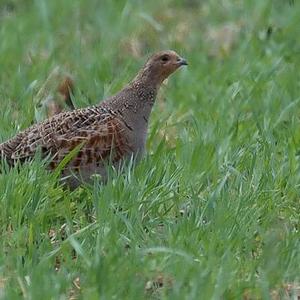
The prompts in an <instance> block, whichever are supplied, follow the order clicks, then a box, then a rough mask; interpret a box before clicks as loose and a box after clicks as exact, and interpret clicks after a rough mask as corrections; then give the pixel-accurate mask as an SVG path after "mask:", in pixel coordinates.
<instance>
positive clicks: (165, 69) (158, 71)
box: [146, 50, 187, 83]
mask: <svg viewBox="0 0 300 300" xmlns="http://www.w3.org/2000/svg"><path fill="white" fill-rule="evenodd" d="M185 65H187V61H186V60H185V59H183V58H182V57H180V56H179V55H178V54H177V53H176V52H175V51H172V50H167V51H161V52H158V53H156V54H154V55H153V56H152V57H151V58H150V59H149V60H148V62H147V64H146V69H148V70H149V71H150V72H151V74H152V76H154V77H155V78H156V79H157V80H158V82H159V83H161V82H162V81H163V80H165V79H166V78H167V77H168V76H169V75H171V74H172V73H173V72H175V71H176V70H177V69H178V68H179V67H181V66H185Z"/></svg>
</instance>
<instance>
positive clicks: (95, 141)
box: [0, 107, 130, 168]
mask: <svg viewBox="0 0 300 300" xmlns="http://www.w3.org/2000/svg"><path fill="white" fill-rule="evenodd" d="M124 129H125V127H124V123H123V122H122V120H121V119H120V118H118V117H117V116H116V115H114V114H113V112H111V111H108V110H107V109H105V108H101V107H92V108H87V109H81V110H75V111H70V112H64V113H61V114H58V115H55V116H54V117H52V118H50V119H48V120H46V121H44V122H42V123H40V124H36V125H34V126H32V127H30V128H28V129H27V130H25V131H24V132H21V133H20V134H18V135H16V136H15V137H14V138H12V139H11V140H9V141H7V142H5V143H3V144H1V145H0V152H1V153H2V156H4V158H7V159H8V160H9V161H11V162H12V161H13V162H15V161H18V160H20V161H25V160H28V159H31V158H33V157H34V155H35V154H36V152H37V151H41V153H42V155H43V156H46V155H49V154H50V156H51V157H52V160H51V163H50V167H52V168H54V167H56V166H57V164H58V163H59V162H60V161H61V160H62V159H63V158H64V157H65V156H66V155H67V154H68V153H69V152H70V151H72V150H73V149H75V148H76V147H79V150H78V152H77V153H76V155H75V157H74V158H73V159H72V161H71V162H70V165H72V166H73V167H74V168H77V167H80V166H81V165H83V164H88V163H93V162H94V163H98V162H101V161H103V160H105V159H108V158H109V157H111V158H112V159H113V160H118V159H119V158H121V157H123V156H124V155H125V154H126V153H127V152H129V151H130V145H129V144H128V141H127V139H126V136H125V134H124Z"/></svg>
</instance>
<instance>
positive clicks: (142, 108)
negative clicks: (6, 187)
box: [0, 50, 187, 188]
mask: <svg viewBox="0 0 300 300" xmlns="http://www.w3.org/2000/svg"><path fill="white" fill-rule="evenodd" d="M183 65H187V62H186V60H185V59H183V58H181V57H180V56H179V55H178V54H177V53H176V52H174V51H171V50H167V51H161V52H158V53H156V54H154V55H153V56H151V57H150V58H149V59H148V61H147V62H146V64H145V65H144V66H143V68H142V69H141V70H140V71H139V73H138V74H137V76H136V77H135V78H134V79H133V81H132V82H131V83H129V84H128V85H127V86H125V87H124V88H123V89H122V90H121V91H120V92H119V93H117V94H116V95H114V96H111V97H109V98H107V99H106V100H104V101H102V102H101V103H100V104H99V105H97V106H91V107H87V108H82V109H75V110H73V111H66V112H62V113H59V114H57V115H54V116H53V117H51V118H49V119H47V120H45V121H43V122H41V123H38V124H35V125H33V126H31V127H29V128H28V129H26V130H24V131H23V132H21V133H19V134H17V135H16V136H15V137H13V138H11V139H10V140H8V141H6V142H4V143H2V144H0V153H1V158H2V159H3V160H6V161H7V163H8V165H9V166H14V165H15V164H16V162H18V161H19V162H20V163H22V162H25V161H27V160H30V159H32V158H33V157H34V156H35V154H36V153H37V152H39V153H41V154H42V156H43V157H46V156H48V157H49V159H50V162H49V168H50V169H51V170H53V169H55V168H56V167H57V166H58V164H59V163H60V162H61V161H62V160H63V158H64V157H65V156H66V155H67V154H68V153H70V151H72V150H73V149H75V148H76V149H75V150H74V156H73V157H71V159H70V161H69V162H68V163H67V164H66V165H65V166H64V169H63V171H62V177H63V178H64V181H65V182H66V183H67V184H68V185H69V186H70V187H71V188H76V187H77V186H78V185H79V184H80V183H81V182H82V181H89V180H90V177H91V175H93V174H100V175H101V177H102V178H103V180H105V179H106V177H107V163H109V164H112V165H113V166H115V167H117V166H119V165H120V163H121V162H122V161H123V160H124V159H125V158H128V157H131V156H133V157H140V156H141V155H142V154H143V152H144V149H145V142H146V137H147V129H148V121H149V116H150V113H151V110H152V107H153V104H154V102H155V98H156V95H157V92H158V89H159V87H160V85H161V83H162V82H163V81H164V80H165V79H166V78H167V77H168V76H169V75H171V74H172V73H173V72H175V71H176V70H177V69H178V68H179V67H181V66H183Z"/></svg>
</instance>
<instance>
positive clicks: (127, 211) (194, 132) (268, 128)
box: [0, 0, 300, 299]
mask: <svg viewBox="0 0 300 300" xmlns="http://www.w3.org/2000/svg"><path fill="white" fill-rule="evenodd" d="M198 2H199V3H198ZM299 16H300V5H299V3H298V1H294V4H293V3H292V1H287V0H286V1H282V0H281V1H279V0H278V1H275V0H274V1H261V0H256V1H252V0H247V1H237V0H236V1H225V0H224V1H217V0H210V1H192V0H189V1H188V0H185V1H179V0H177V1H176V0H162V1H147V2H146V1H138V0H136V1H129V0H128V1H96V0H89V1H86V0H66V1H58V0H52V1H46V0H36V1H31V0H27V1H25V0H24V1H18V0H1V1H0V41H1V42H0V66H1V72H0V118H1V122H0V140H1V141H4V140H6V139H7V138H9V137H10V136H12V135H13V134H14V133H16V132H17V131H19V130H21V129H24V128H26V127H28V126H29V125H30V124H32V122H35V107H34V103H33V99H34V96H35V95H36V93H37V89H38V87H40V86H41V85H42V84H43V82H44V81H45V80H46V78H47V76H48V75H49V73H50V72H51V71H52V70H53V68H54V67H55V66H61V67H63V68H65V69H66V70H68V71H69V72H70V73H72V74H73V75H74V77H75V78H76V84H77V86H76V93H75V102H76V105H77V106H79V107H81V106H86V105H89V104H90V103H97V102H98V101H99V100H101V99H102V98H103V97H105V96H107V95H111V94H113V93H114V92H116V91H117V90H118V89H120V88H121V87H122V86H123V85H124V84H126V83H127V82H128V81H129V80H130V79H131V78H132V77H133V76H134V75H135V73H136V71H137V70H138V68H139V67H140V66H141V64H143V62H144V60H145V58H146V57H147V55H148V54H149V53H152V52H154V51H156V50H159V49H169V48H171V49H174V50H176V51H177V52H178V53H180V54H181V55H182V56H184V57H185V58H187V60H188V61H189V66H188V68H186V69H185V70H180V71H178V72H177V73H176V74H174V75H173V76H172V78H170V80H169V82H168V85H167V86H164V87H163V88H162V90H161V92H160V95H159V97H158V101H157V103H156V106H155V108H154V112H153V114H152V118H151V126H150V132H149V139H148V145H147V148H148V153H147V156H146V157H145V159H143V160H142V162H141V163H140V164H139V165H138V166H137V167H136V168H134V169H133V170H127V171H126V172H125V174H124V175H123V176H119V177H117V176H112V179H111V180H110V181H109V183H108V184H107V185H105V186H101V185H100V184H99V183H98V182H97V180H96V179H95V183H94V185H92V186H83V187H82V188H80V189H77V190H75V191H73V192H69V191H67V190H65V189H63V188H62V187H60V186H59V185H58V184H57V179H56V178H55V176H54V175H53V174H49V173H47V171H46V170H45V169H44V168H43V167H41V162H40V161H38V160H36V161H34V162H33V163H32V164H30V165H25V166H24V167H22V168H21V170H20V172H17V170H11V171H10V172H8V173H7V174H1V175H0V232H1V235H0V245H1V248H0V249H1V250H0V251H1V253H0V297H1V298H3V299H19V298H25V299H69V298H70V297H74V298H78V299H144V298H145V299H243V298H244V299H271V298H273V299H279V298H280V299H284V298H286V299H287V298H288V297H292V295H293V293H294V294H295V293H297V286H299V281H300V278H299V277H300V234H299V225H300V221H299V220H300V202H299V196H300V195H299V193H300V186H299V184H300V162H299V149H300V120H299V116H300V93H299V91H300V72H299V70H300V40H299V36H300V17H299ZM226 24H227V25H226ZM225 25H226V26H227V29H228V28H231V29H228V30H227V29H225V33H224V26H225ZM226 30H227V31H226ZM222 32H223V34H221V33H222ZM228 32H229V33H228ZM231 36H232V38H231ZM54 235H55V236H54ZM77 278H79V281H80V283H79V285H80V289H79V288H78V287H76V284H75V283H76V279H77ZM74 282H75V283H74ZM77 285H78V284H77ZM289 294H290V296H289ZM247 297H248V298H247ZM275 297H279V298H275Z"/></svg>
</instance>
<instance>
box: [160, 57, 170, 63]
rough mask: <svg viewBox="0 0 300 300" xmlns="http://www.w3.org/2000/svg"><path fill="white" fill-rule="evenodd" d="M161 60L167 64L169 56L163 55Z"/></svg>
mask: <svg viewBox="0 0 300 300" xmlns="http://www.w3.org/2000/svg"><path fill="white" fill-rule="evenodd" d="M161 60H162V61H163V62H167V61H168V60H169V56H167V55H164V56H163V57H162V58H161Z"/></svg>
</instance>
